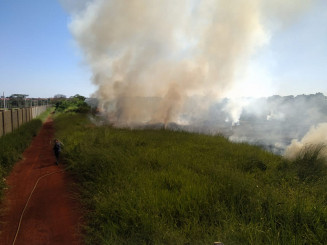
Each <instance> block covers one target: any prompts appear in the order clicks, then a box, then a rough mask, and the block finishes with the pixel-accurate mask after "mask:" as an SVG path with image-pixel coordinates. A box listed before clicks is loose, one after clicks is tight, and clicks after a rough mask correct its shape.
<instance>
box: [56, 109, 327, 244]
mask: <svg viewBox="0 0 327 245" xmlns="http://www.w3.org/2000/svg"><path fill="white" fill-rule="evenodd" d="M55 127H56V129H57V136H56V137H58V138H60V139H61V140H62V141H63V142H64V144H65V148H64V152H63V155H64V157H65V160H66V162H67V167H68V169H70V171H71V172H72V173H73V174H74V176H75V177H76V179H77V181H78V185H79V186H80V190H81V198H82V200H83V204H84V205H85V208H86V210H87V212H86V220H87V226H86V228H85V229H86V237H85V240H86V244H213V242H214V241H218V240H220V241H222V242H224V244H326V243H327V232H326V228H327V208H326V202H327V194H326V193H327V192H326V188H327V187H326V186H327V185H326V184H327V179H326V177H325V176H324V175H320V178H316V179H313V180H312V181H304V180H303V179H302V178H301V177H299V172H298V168H297V167H296V166H297V165H296V163H295V162H289V161H287V160H285V159H283V158H282V157H280V156H276V155H273V154H271V153H269V152H267V151H264V150H262V149H260V148H259V147H254V146H250V145H247V144H243V143H241V144H240V143H239V144H235V143H231V142H229V141H228V140H227V139H225V138H224V137H221V136H206V135H200V134H192V133H186V132H172V131H166V130H127V129H114V128H111V127H109V126H102V127H94V126H93V125H92V124H91V123H90V122H89V120H88V118H87V116H85V115H69V116H67V115H61V116H59V117H58V118H57V119H56V120H55Z"/></svg>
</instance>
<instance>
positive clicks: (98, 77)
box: [60, 0, 325, 149]
mask: <svg viewBox="0 0 327 245" xmlns="http://www.w3.org/2000/svg"><path fill="white" fill-rule="evenodd" d="M60 1H61V2H63V4H64V6H65V7H66V9H70V10H71V11H72V21H71V23H70V30H71V32H72V34H73V36H74V38H75V40H76V42H77V44H78V45H79V47H80V48H81V50H82V51H83V53H84V57H85V61H86V62H87V63H88V65H89V66H90V68H91V71H92V74H93V77H92V82H93V83H94V84H95V85H96V86H97V88H98V89H97V91H96V93H95V95H94V96H95V97H96V98H97V99H98V100H99V102H100V108H101V109H102V112H103V113H104V114H105V115H106V116H107V118H108V120H109V121H110V123H112V124H114V125H116V126H128V127H133V125H147V124H157V123H161V124H164V125H166V126H167V125H169V124H172V123H175V124H179V125H181V126H182V127H184V128H185V129H186V130H191V131H201V132H207V133H217V132H221V131H222V132H224V133H226V135H228V136H229V137H230V139H232V140H236V141H248V142H249V141H251V140H252V141H253V142H254V143H256V141H258V139H259V141H265V142H268V143H267V144H269V145H270V144H273V142H275V143H274V144H275V145H276V147H277V148H278V147H279V148H281V149H284V148H285V147H286V145H287V144H288V143H287V142H290V140H291V139H292V138H299V137H300V136H303V135H304V133H303V131H304V130H307V128H308V127H309V126H308V125H309V124H310V123H311V124H310V125H312V123H313V122H314V123H316V122H320V121H321V118H325V117H321V112H315V111H314V110H311V109H310V108H309V107H307V105H306V104H305V102H303V101H305V99H303V98H300V97H299V98H291V99H290V98H286V99H285V100H284V99H281V98H274V97H273V98H268V99H263V98H261V99H250V98H229V99H226V97H228V96H230V95H232V96H233V95H239V94H241V95H242V96H251V95H253V94H256V95H259V94H261V93H262V91H265V90H267V88H266V87H267V86H266V84H265V83H264V81H263V80H267V81H269V82H271V79H269V73H267V72H266V71H264V70H260V66H258V65H256V64H253V62H252V58H253V56H254V55H255V54H256V52H257V51H258V50H260V49H261V48H263V47H265V46H267V45H268V44H269V39H270V36H271V35H273V34H274V31H275V30H276V29H278V28H283V27H284V26H287V25H289V24H290V23H291V22H292V21H295V20H296V19H297V18H298V17H299V16H301V14H302V13H304V12H305V11H307V9H308V8H309V6H310V4H311V2H312V1H311V0H310V1H294V0H283V1H282V0H278V1H264V0H235V1H230V0H202V1H200V0H179V1H175V0H165V1H162V0H151V1H150V0H83V1H81V2H78V1H77V0H60ZM258 74H259V75H258ZM261 78H263V79H261ZM269 86H270V87H269V88H268V89H269V90H272V89H274V88H273V84H270V85H269ZM289 100H290V101H291V102H290V103H284V102H285V101H286V102H287V101H289ZM293 100H294V101H296V102H297V103H299V104H296V106H298V107H299V108H301V109H302V110H304V108H306V110H307V114H308V116H310V118H313V119H312V120H311V121H310V120H308V119H304V120H302V121H301V124H296V123H297V122H298V121H299V120H298V116H297V115H294V107H292V106H294V103H293ZM302 100H303V101H302ZM310 106H311V105H310ZM286 121H287V122H288V124H287V125H286V123H285V122H286ZM253 122H254V123H253ZM298 125H300V126H298ZM300 128H301V130H299V129H300ZM251 137H252V139H251ZM283 137H284V138H283ZM285 138H286V140H285Z"/></svg>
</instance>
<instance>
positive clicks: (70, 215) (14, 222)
mask: <svg viewBox="0 0 327 245" xmlns="http://www.w3.org/2000/svg"><path fill="white" fill-rule="evenodd" d="M53 136H54V129H53V126H52V120H51V119H49V120H48V121H47V122H46V123H45V124H44V125H43V127H42V129H41V131H40V133H39V134H38V135H37V136H36V137H35V138H34V139H33V142H32V144H31V145H30V147H29V148H28V149H26V150H25V152H24V153H23V160H22V161H20V162H18V163H16V165H15V166H14V168H13V171H12V173H11V174H10V176H9V177H8V178H7V184H8V187H9V188H8V190H7V192H6V194H5V198H4V201H3V203H2V204H1V213H2V215H1V219H0V221H1V223H0V244H2V245H6V244H13V240H14V237H15V234H16V231H17V227H18V225H19V220H20V217H21V214H22V211H23V209H24V207H25V204H26V202H27V200H28V198H29V196H30V193H31V192H32V190H33V187H34V185H35V183H36V181H37V180H38V179H39V177H41V176H43V175H45V174H47V173H51V172H55V171H60V170H62V168H60V166H59V167H58V166H56V165H55V157H54V153H53V150H52V147H53ZM80 221H81V212H80V209H79V205H78V202H77V200H76V199H74V198H73V193H72V180H71V178H70V176H68V174H67V173H65V172H59V173H54V174H52V175H49V176H47V177H44V178H42V179H40V181H39V182H38V185H37V186H36V188H35V190H34V192H33V195H32V197H31V199H30V201H29V203H28V205H27V207H26V210H25V213H24V215H23V218H22V222H21V226H20V229H19V232H18V235H17V239H16V241H15V245H18V244H33V245H36V244H42V245H43V244H61V245H64V244H67V245H68V244H69V245H71V244H81V238H80V236H79V229H80V225H79V224H80V223H81V222H80Z"/></svg>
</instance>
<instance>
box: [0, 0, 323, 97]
mask: <svg viewBox="0 0 327 245" xmlns="http://www.w3.org/2000/svg"><path fill="white" fill-rule="evenodd" d="M69 22H70V17H69V15H68V13H66V12H65V10H64V9H63V8H62V7H61V5H60V4H59V2H57V1H46V0H33V1H27V0H1V1H0V84H1V86H0V93H1V95H2V92H4V93H5V95H11V94H13V93H24V94H28V95H29V96H30V97H52V96H54V95H56V94H64V95H66V96H72V95H75V94H81V95H84V96H86V97H88V96H90V95H91V94H92V93H93V92H94V91H95V90H96V87H95V86H93V85H92V83H91V73H90V71H89V69H88V67H87V65H85V64H83V58H82V55H81V54H80V51H79V49H78V48H77V47H76V45H75V43H74V41H73V38H72V36H71V34H70V32H69V29H68V24H69ZM254 63H256V64H258V65H257V66H256V67H257V68H258V69H262V70H263V71H264V72H263V73H264V74H265V75H264V77H265V78H266V79H267V80H268V82H270V83H272V84H273V87H274V88H275V90H274V91H273V90H272V91H271V93H273V94H276V93H278V94H281V95H290V94H293V95H297V94H310V93H316V92H322V93H324V94H325V95H327V1H326V0H317V1H315V5H314V7H313V8H312V9H310V10H308V11H307V12H306V13H305V14H302V15H301V16H299V17H298V18H297V19H296V21H293V22H291V23H288V25H287V26H283V27H281V28H278V29H276V30H275V31H273V32H272V35H271V39H270V43H269V44H268V45H267V46H265V47H264V48H262V49H261V50H260V51H259V52H258V53H257V54H256V56H255V57H254ZM258 73H260V72H258ZM259 78H260V76H259ZM267 95H269V92H268V94H267Z"/></svg>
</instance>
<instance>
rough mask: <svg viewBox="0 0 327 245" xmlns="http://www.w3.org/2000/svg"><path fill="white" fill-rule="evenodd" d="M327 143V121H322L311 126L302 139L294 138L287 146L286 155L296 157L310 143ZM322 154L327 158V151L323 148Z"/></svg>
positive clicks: (291, 157)
mask: <svg viewBox="0 0 327 245" xmlns="http://www.w3.org/2000/svg"><path fill="white" fill-rule="evenodd" d="M326 144H327V123H320V124H318V125H317V126H313V127H311V128H310V130H309V131H308V133H307V134H306V135H305V136H304V137H303V138H302V140H300V141H299V140H297V139H294V140H292V144H291V145H289V146H288V147H287V148H286V151H285V156H286V157H287V158H290V159H295V158H296V157H297V156H298V155H299V153H300V152H301V150H302V149H303V148H305V147H306V146H310V145H325V146H326ZM322 154H323V156H324V157H326V158H327V151H326V149H323V151H322Z"/></svg>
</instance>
